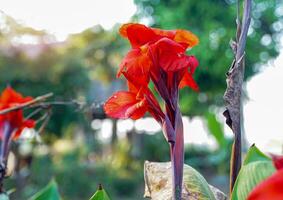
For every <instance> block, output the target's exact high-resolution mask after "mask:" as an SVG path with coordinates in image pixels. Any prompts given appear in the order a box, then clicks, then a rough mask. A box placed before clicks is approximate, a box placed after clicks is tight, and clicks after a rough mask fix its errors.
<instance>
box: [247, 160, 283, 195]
mask: <svg viewBox="0 0 283 200" xmlns="http://www.w3.org/2000/svg"><path fill="white" fill-rule="evenodd" d="M272 159H273V164H274V166H275V167H276V169H277V171H276V172H275V173H274V174H273V175H271V176H270V177H268V178H267V179H265V180H264V181H262V182H261V183H259V184H258V185H257V186H256V187H255V188H254V189H253V190H252V192H251V193H250V194H249V196H248V200H267V199H272V200H282V199H283V188H282V187H283V156H274V155H273V156H272Z"/></svg>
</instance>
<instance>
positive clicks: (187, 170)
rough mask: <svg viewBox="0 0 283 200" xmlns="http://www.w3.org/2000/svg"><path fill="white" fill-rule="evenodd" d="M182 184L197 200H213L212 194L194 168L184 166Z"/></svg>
mask: <svg viewBox="0 0 283 200" xmlns="http://www.w3.org/2000/svg"><path fill="white" fill-rule="evenodd" d="M183 180H184V183H185V185H186V188H187V190H188V191H189V193H190V194H192V195H193V196H197V197H198V199H199V200H215V197H214V195H213V192H212V191H211V189H210V187H209V185H208V183H207V182H206V180H205V179H204V177H203V176H202V175H201V174H200V173H199V172H198V171H197V170H195V169H194V168H192V167H190V166H188V165H184V179H183Z"/></svg>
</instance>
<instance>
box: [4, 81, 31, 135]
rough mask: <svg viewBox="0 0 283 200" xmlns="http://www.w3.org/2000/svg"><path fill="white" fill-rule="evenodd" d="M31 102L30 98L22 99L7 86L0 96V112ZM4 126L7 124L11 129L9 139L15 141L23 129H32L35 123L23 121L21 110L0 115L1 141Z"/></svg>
mask: <svg viewBox="0 0 283 200" xmlns="http://www.w3.org/2000/svg"><path fill="white" fill-rule="evenodd" d="M31 100H32V97H23V96H22V95H21V94H20V93H17V92H16V91H15V90H13V89H12V88H11V87H9V86H8V87H7V88H6V89H5V90H4V91H3V92H2V94H1V96H0V110H3V109H7V108H12V107H15V106H18V105H20V104H23V103H26V102H28V101H31ZM4 124H9V126H10V129H11V137H12V138H13V139H17V138H18V137H19V136H20V134H21V132H22V130H23V129H24V128H26V127H27V128H32V127H34V126H35V122H34V121H33V120H29V119H28V120H26V119H24V117H23V111H22V110H21V109H19V110H15V111H12V112H8V113H6V114H2V115H0V138H1V139H3V137H4V133H3V131H4Z"/></svg>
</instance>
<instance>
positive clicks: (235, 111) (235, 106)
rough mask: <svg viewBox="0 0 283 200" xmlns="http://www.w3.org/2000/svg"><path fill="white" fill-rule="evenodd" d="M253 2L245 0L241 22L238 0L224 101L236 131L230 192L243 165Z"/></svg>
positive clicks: (231, 125) (229, 118)
mask: <svg viewBox="0 0 283 200" xmlns="http://www.w3.org/2000/svg"><path fill="white" fill-rule="evenodd" d="M251 3H252V0H245V1H244V12H243V17H242V24H240V19H239V16H240V14H239V13H240V9H239V0H238V9H237V10H238V12H237V33H236V41H234V42H232V44H231V47H232V49H233V51H234V54H235V59H234V61H233V63H232V65H231V67H230V69H229V71H228V72H227V89H226V91H225V94H224V101H225V104H226V110H225V111H224V116H225V117H226V124H227V125H228V126H229V127H230V128H231V129H232V131H233V133H234V143H233V146H232V155H231V164H230V192H232V190H233V186H234V184H235V181H236V178H237V176H238V173H239V171H240V169H241V165H242V155H241V154H242V144H241V140H242V136H241V121H242V120H241V116H242V115H241V104H242V101H241V99H242V98H241V97H242V86H243V80H244V71H245V66H244V57H245V46H246V39H247V34H248V29H249V25H250V20H251Z"/></svg>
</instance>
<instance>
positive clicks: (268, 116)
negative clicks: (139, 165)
mask: <svg viewBox="0 0 283 200" xmlns="http://www.w3.org/2000/svg"><path fill="white" fill-rule="evenodd" d="M1 10H2V11H3V12H4V13H6V14H8V15H10V16H12V17H13V18H15V19H17V20H19V21H20V22H22V23H23V24H25V25H28V26H31V27H33V28H36V29H44V30H47V31H48V32H50V33H53V34H55V36H56V37H57V39H59V40H63V39H65V38H66V36H67V35H68V34H70V33H78V32H81V31H83V30H84V29H86V28H89V27H92V26H94V25H96V24H101V25H102V26H103V27H104V28H106V29H109V28H111V27H112V26H113V25H114V24H115V23H124V22H128V21H129V19H130V17H131V16H132V15H133V14H134V13H135V11H136V7H135V5H134V4H133V1H132V0H80V1H78V0H49V1H40V0H1ZM247 56H248V55H247ZM269 65H271V66H269V67H268V68H266V69H265V70H264V71H263V72H262V73H260V74H259V75H257V76H255V77H253V78H252V79H251V80H250V81H249V82H248V83H247V89H248V95H249V98H250V100H249V101H248V102H247V103H246V104H245V106H244V112H245V128H246V133H247V139H248V141H249V142H250V143H256V144H257V145H258V146H259V147H260V148H261V149H265V150H266V151H269V152H274V153H275V152H277V153H279V152H282V149H283V148H282V144H283V122H282V119H283V118H282V116H283V106H282V102H283V92H282V91H283V90H282V86H283V54H282V53H281V55H280V56H279V57H278V58H277V59H276V61H275V62H274V64H273V65H272V64H269ZM106 122H107V121H106ZM121 123H122V122H121ZM125 123H126V124H127V123H129V122H125ZM108 124H109V123H108ZM139 124H141V126H142V127H146V126H150V127H152V128H156V126H155V125H153V124H152V123H150V122H146V121H139V122H137V123H135V126H136V128H137V129H138V127H139ZM145 124H147V125H145ZM150 124H151V125H150ZM128 125H129V124H128ZM184 125H185V129H187V127H188V131H186V132H188V133H190V134H192V133H194V134H193V135H188V136H187V137H186V138H185V140H186V141H187V142H189V141H192V140H194V141H196V140H197V141H196V143H202V142H203V141H207V138H208V136H207V135H206V134H205V133H204V132H205V131H204V129H203V124H202V122H201V120H200V119H194V120H193V121H188V120H184ZM104 126H105V127H106V129H109V125H107V123H106V125H105V124H104V125H103V126H102V128H103V127H104ZM132 126H133V124H131V127H132ZM157 128H158V127H157ZM196 133H197V134H196ZM271 143H272V145H271Z"/></svg>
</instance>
